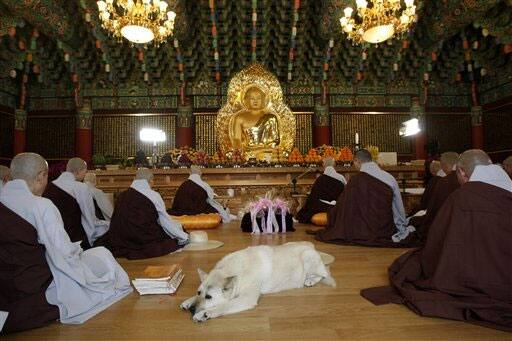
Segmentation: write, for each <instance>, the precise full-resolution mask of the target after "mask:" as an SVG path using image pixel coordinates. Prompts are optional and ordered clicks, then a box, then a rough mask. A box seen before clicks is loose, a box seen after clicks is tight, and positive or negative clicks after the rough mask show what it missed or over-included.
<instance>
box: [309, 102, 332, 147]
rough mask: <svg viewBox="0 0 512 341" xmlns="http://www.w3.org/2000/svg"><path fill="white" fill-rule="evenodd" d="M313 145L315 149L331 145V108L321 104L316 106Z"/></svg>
mask: <svg viewBox="0 0 512 341" xmlns="http://www.w3.org/2000/svg"><path fill="white" fill-rule="evenodd" d="M313 144H314V146H315V147H318V146H321V145H324V144H326V145H330V144H331V126H330V114H329V106H328V105H327V104H322V103H321V102H318V103H316V104H315V111H314V128H313Z"/></svg>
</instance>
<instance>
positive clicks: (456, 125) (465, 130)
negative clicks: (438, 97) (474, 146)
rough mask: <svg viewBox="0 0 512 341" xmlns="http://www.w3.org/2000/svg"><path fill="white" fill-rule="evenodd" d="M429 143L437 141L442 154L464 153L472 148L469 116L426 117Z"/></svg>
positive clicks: (434, 115) (436, 115)
mask: <svg viewBox="0 0 512 341" xmlns="http://www.w3.org/2000/svg"><path fill="white" fill-rule="evenodd" d="M426 122H427V136H428V139H429V141H434V140H437V142H438V143H439V149H440V152H446V151H455V152H458V153H460V152H463V151H465V150H467V149H470V148H471V116H470V115H469V114H453V113H452V114H449V113H439V114H437V113H432V114H427V115H426Z"/></svg>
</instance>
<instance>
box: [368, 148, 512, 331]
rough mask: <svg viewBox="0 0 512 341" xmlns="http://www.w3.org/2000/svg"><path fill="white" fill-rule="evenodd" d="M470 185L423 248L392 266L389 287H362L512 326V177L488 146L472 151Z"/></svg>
mask: <svg viewBox="0 0 512 341" xmlns="http://www.w3.org/2000/svg"><path fill="white" fill-rule="evenodd" d="M457 174H458V176H459V180H460V182H461V184H462V186H461V187H460V188H459V189H457V190H456V191H455V192H453V193H452V194H451V195H450V197H449V198H448V200H446V202H445V203H444V205H443V207H442V208H441V210H440V211H439V212H438V214H437V216H436V218H435V220H434V222H433V224H432V226H431V227H430V232H429V235H428V239H427V243H426V244H425V246H424V247H423V248H421V249H417V250H412V251H409V252H407V253H406V254H404V255H402V256H400V257H399V258H398V259H397V260H395V262H394V263H393V264H392V265H391V267H390V268H389V281H390V286H389V287H380V288H372V289H366V290H363V291H362V292H361V294H362V295H363V296H364V297H365V298H366V299H368V300H370V301H371V302H373V303H374V304H377V305H380V304H385V303H398V304H404V305H406V306H407V307H409V308H410V309H412V310H413V311H414V312H416V313H417V314H420V315H422V316H430V317H442V318H448V319H452V320H459V321H466V322H470V323H475V324H479V325H483V326H486V327H491V328H496V329H501V330H506V331H512V295H511V283H512V271H510V264H512V253H511V252H510V245H512V230H511V227H512V225H511V222H512V180H510V178H509V177H508V176H507V174H506V173H505V171H503V169H501V167H499V166H498V165H492V164H491V161H490V159H489V157H488V156H487V154H485V153H484V152H483V151H481V150H475V149H474V150H468V151H466V152H464V153H463V154H462V155H461V157H460V160H459V163H458V166H457Z"/></svg>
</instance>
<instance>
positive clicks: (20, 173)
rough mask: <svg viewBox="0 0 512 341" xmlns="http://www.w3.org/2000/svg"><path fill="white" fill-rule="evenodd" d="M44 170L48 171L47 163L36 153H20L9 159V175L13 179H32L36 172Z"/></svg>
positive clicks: (34, 177)
mask: <svg viewBox="0 0 512 341" xmlns="http://www.w3.org/2000/svg"><path fill="white" fill-rule="evenodd" d="M44 171H48V163H47V162H46V160H45V159H44V158H43V157H42V156H41V155H39V154H36V153H21V154H18V155H16V156H15V157H14V159H12V161H11V176H12V178H13V179H14V180H25V181H27V182H29V181H34V180H35V179H36V177H37V174H38V173H40V172H44Z"/></svg>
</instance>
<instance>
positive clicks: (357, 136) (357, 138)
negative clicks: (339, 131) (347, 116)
mask: <svg viewBox="0 0 512 341" xmlns="http://www.w3.org/2000/svg"><path fill="white" fill-rule="evenodd" d="M356 144H359V134H358V133H356Z"/></svg>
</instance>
